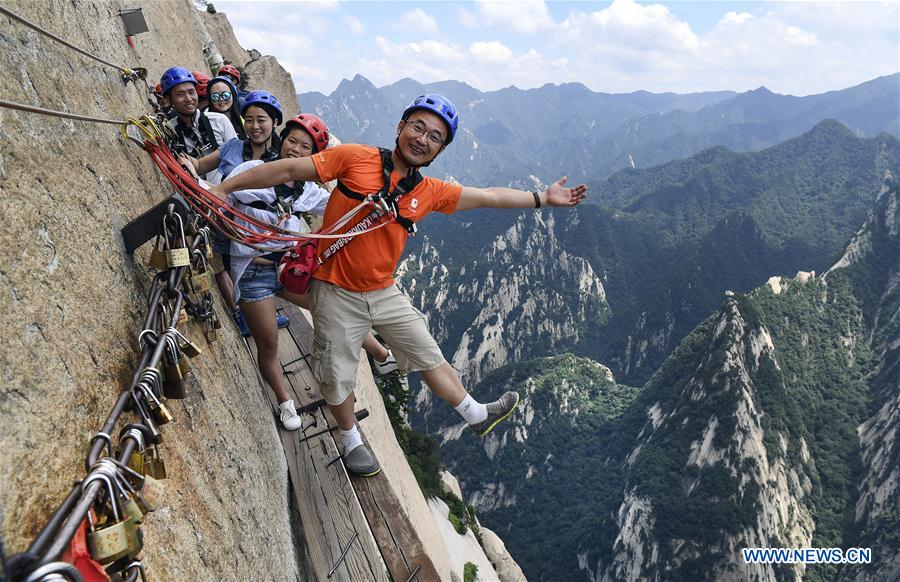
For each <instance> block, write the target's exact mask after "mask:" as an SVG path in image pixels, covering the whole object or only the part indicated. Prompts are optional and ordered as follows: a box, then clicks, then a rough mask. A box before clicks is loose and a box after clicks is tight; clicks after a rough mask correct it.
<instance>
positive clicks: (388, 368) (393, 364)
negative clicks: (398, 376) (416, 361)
mask: <svg viewBox="0 0 900 582" xmlns="http://www.w3.org/2000/svg"><path fill="white" fill-rule="evenodd" d="M372 362H373V363H374V364H375V373H376V374H378V375H379V376H384V375H386V374H390V373H391V372H393V371H395V370H396V369H397V358H395V357H394V354H392V353H391V350H388V356H387V359H386V360H385V361H383V362H379V361H378V360H376V359H375V358H372Z"/></svg>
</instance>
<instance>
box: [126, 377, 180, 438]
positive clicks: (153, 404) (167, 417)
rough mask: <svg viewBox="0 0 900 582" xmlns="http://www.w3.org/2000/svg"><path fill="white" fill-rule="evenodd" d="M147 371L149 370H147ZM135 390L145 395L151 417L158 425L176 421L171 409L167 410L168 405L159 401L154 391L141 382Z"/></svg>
mask: <svg viewBox="0 0 900 582" xmlns="http://www.w3.org/2000/svg"><path fill="white" fill-rule="evenodd" d="M145 369H147V368H145ZM150 369H152V370H154V371H155V370H156V369H155V368H150ZM135 390H138V391H140V392H141V393H143V394H144V397H145V399H146V402H147V407H148V408H149V409H150V417H151V418H152V419H153V421H154V422H156V424H159V425H162V424H168V423H170V422H172V420H174V417H173V416H172V413H171V412H169V409H168V408H166V405H165V404H163V403H162V402H160V401H159V398H157V397H156V394H154V393H153V389H152V388H150V387H149V386H147V384H146V383H144V382H143V381H141V382H139V383H138V385H137V386H135Z"/></svg>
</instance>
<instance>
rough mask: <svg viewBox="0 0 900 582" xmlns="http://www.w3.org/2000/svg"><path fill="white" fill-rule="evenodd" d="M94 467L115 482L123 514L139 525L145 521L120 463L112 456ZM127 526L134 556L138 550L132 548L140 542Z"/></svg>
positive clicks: (129, 544)
mask: <svg viewBox="0 0 900 582" xmlns="http://www.w3.org/2000/svg"><path fill="white" fill-rule="evenodd" d="M94 469H95V470H98V471H101V472H102V473H104V474H105V475H106V476H107V477H108V478H109V479H110V481H111V482H112V483H113V485H115V488H116V490H117V492H118V495H119V498H120V499H121V502H120V503H121V506H122V514H123V516H124V517H126V518H129V519H130V520H131V522H132V524H133V525H139V524H141V523H143V521H144V512H143V511H141V508H140V507H139V506H138V503H137V501H135V499H134V493H135V492H134V488H132V486H131V483H129V482H128V480H127V479H126V478H125V476H124V475H123V474H122V472H121V471H120V470H119V464H118V463H117V462H116V461H114V460H112V459H111V458H106V459H100V460H99V461H97V463H96V464H95V465H94ZM126 527H127V528H128V529H129V532H128V533H129V541H128V547H129V555H131V556H132V557H134V555H137V552H134V554H132V553H131V550H132V548H133V547H134V546H135V545H139V542H138V541H137V539H136V534H134V533H133V528H130V527H129V526H127V524H126Z"/></svg>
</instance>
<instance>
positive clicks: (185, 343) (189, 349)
mask: <svg viewBox="0 0 900 582" xmlns="http://www.w3.org/2000/svg"><path fill="white" fill-rule="evenodd" d="M181 339H182V344H181V353H183V354H184V355H185V356H187V357H189V358H196V357H197V356H199V355H200V354H202V353H203V351H202V350H201V349H200V347H199V346H198V345H197V344H195V343H194V342H192V341H191V340H189V339H188V338H186V337H184V336H183V335H182V336H181ZM182 361H185V360H184V358H180V359H179V360H178V362H179V363H180V362H182ZM183 372H184V370H182V373H183Z"/></svg>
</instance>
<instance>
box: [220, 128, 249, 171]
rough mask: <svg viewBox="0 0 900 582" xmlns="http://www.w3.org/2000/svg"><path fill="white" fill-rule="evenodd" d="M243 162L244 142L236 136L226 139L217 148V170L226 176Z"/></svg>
mask: <svg viewBox="0 0 900 582" xmlns="http://www.w3.org/2000/svg"><path fill="white" fill-rule="evenodd" d="M243 163H244V142H243V141H241V140H240V139H238V138H236V137H235V138H232V139H230V140H228V141H226V142H225V143H224V144H223V145H222V146H221V147H220V148H219V172H221V174H222V176H223V177H226V178H227V177H228V174H230V173H231V171H232V170H234V169H235V168H236V167H238V166H240V165H241V164H243Z"/></svg>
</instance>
